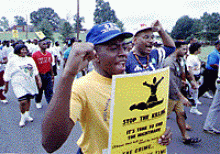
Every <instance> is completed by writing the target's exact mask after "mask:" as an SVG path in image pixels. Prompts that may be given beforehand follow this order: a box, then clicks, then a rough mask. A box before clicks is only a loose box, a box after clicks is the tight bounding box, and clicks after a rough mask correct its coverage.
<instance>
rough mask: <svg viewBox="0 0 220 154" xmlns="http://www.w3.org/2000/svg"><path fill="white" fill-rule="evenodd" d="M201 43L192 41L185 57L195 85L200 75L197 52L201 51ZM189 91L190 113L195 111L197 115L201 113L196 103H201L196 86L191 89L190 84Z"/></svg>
mask: <svg viewBox="0 0 220 154" xmlns="http://www.w3.org/2000/svg"><path fill="white" fill-rule="evenodd" d="M201 46H202V45H201V44H199V43H192V44H191V45H190V46H189V53H190V54H189V55H188V56H187V58H186V65H187V70H188V72H190V74H192V75H193V76H194V78H195V80H196V82H197V85H200V84H199V80H200V76H201V61H200V59H199V57H198V54H200V53H201ZM189 85H190V84H189ZM190 92H191V95H192V99H193V101H194V103H195V104H194V105H193V106H192V107H191V109H190V113H195V114H197V115H202V112H200V111H199V110H198V105H201V104H202V103H201V102H200V101H199V99H198V88H196V89H193V88H192V87H191V86H190Z"/></svg>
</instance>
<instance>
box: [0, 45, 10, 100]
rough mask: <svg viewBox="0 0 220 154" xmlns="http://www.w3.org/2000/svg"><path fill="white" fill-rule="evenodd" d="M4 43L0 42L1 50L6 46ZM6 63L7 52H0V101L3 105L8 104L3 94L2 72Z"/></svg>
mask: <svg viewBox="0 0 220 154" xmlns="http://www.w3.org/2000/svg"><path fill="white" fill-rule="evenodd" d="M6 44H7V43H6V41H3V42H2V48H4V46H6ZM7 62H8V52H7V50H0V101H1V102H2V103H3V104H6V103H8V100H7V99H6V96H5V94H4V84H5V81H4V78H3V75H4V71H5V66H6V64H7Z"/></svg>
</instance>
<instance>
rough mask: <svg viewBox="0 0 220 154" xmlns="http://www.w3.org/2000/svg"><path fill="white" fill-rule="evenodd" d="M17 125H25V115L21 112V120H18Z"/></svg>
mask: <svg viewBox="0 0 220 154" xmlns="http://www.w3.org/2000/svg"><path fill="white" fill-rule="evenodd" d="M19 126H20V127H24V126H25V115H24V114H22V113H21V120H20V122H19Z"/></svg>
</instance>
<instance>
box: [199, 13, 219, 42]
mask: <svg viewBox="0 0 220 154" xmlns="http://www.w3.org/2000/svg"><path fill="white" fill-rule="evenodd" d="M201 22H202V24H203V30H202V31H201V32H200V34H201V35H202V36H203V37H205V39H206V40H209V41H215V40H216V39H218V35H219V33H220V14H219V13H215V12H214V13H212V14H208V13H207V12H205V13H204V14H203V16H202V17H201Z"/></svg>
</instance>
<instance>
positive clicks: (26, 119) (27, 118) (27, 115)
mask: <svg viewBox="0 0 220 154" xmlns="http://www.w3.org/2000/svg"><path fill="white" fill-rule="evenodd" d="M25 121H29V122H33V121H34V119H33V118H32V117H31V116H30V113H29V112H28V111H26V112H25Z"/></svg>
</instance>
